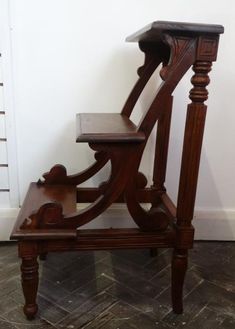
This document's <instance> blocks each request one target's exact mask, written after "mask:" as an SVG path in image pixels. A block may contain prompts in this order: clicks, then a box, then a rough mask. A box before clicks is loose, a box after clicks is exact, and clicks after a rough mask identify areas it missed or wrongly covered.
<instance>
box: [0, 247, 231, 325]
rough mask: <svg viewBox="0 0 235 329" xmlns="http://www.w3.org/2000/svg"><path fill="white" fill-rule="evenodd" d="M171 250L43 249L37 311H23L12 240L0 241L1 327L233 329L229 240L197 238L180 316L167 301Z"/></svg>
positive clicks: (191, 254) (15, 254)
mask: <svg viewBox="0 0 235 329" xmlns="http://www.w3.org/2000/svg"><path fill="white" fill-rule="evenodd" d="M170 259H171V251H170V250H166V249H159V254H158V256H157V257H155V258H151V257H150V254H149V250H133V251H131V250H121V251H111V252H106V251H97V252H79V253H63V254H49V255H48V258H47V260H46V261H44V262H42V261H40V286H39V292H38V304H39V308H40V311H39V314H38V317H37V318H36V319H35V320H34V321H31V322H29V321H27V320H26V319H25V317H24V315H23V313H22V304H23V297H22V292H21V285H20V273H19V265H20V262H19V259H18V257H17V246H16V244H15V243H11V244H10V243H8V244H0V266H1V267H0V328H1V329H16V328H18V329H32V328H35V329H46V328H48V329H53V328H54V329H55V328H58V329H62V328H66V329H77V328H86V329H99V328H102V329H153V328H154V329H157V328H158V329H167V328H168V329H170V328H187V329H204V328H205V329H217V328H218V329H234V328H235V243H234V242H231V243H229V242H226V243H222V242H196V243H195V247H194V250H192V251H191V252H190V262H189V270H188V273H187V277H186V283H185V291H184V295H185V297H184V314H183V315H175V314H173V313H172V312H171V305H170Z"/></svg>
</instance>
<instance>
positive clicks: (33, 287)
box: [21, 256, 38, 320]
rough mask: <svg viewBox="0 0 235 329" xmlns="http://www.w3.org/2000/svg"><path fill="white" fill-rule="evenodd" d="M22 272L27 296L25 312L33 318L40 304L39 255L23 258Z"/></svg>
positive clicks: (23, 285)
mask: <svg viewBox="0 0 235 329" xmlns="http://www.w3.org/2000/svg"><path fill="white" fill-rule="evenodd" d="M21 274H22V288H23V293H24V297H25V305H24V314H25V315H26V317H27V318H28V319H29V320H32V319H33V318H34V317H35V315H36V313H37V311H38V305H37V304H36V298H37V290H38V262H37V257H35V256H32V257H31V256H27V257H23V258H22V265H21Z"/></svg>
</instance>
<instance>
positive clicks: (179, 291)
mask: <svg viewBox="0 0 235 329" xmlns="http://www.w3.org/2000/svg"><path fill="white" fill-rule="evenodd" d="M187 264H188V251H187V250H180V249H174V251H173V257H172V274H171V297H172V308H173V311H174V312H175V313H176V314H181V313H183V286H184V278H185V273H186V270H187Z"/></svg>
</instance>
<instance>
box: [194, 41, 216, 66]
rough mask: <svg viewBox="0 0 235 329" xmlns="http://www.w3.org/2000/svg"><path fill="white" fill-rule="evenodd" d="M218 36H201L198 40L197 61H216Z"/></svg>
mask: <svg viewBox="0 0 235 329" xmlns="http://www.w3.org/2000/svg"><path fill="white" fill-rule="evenodd" d="M218 41H219V36H217V37H208V36H205V37H204V36H202V37H199V39H198V49H197V60H200V61H203V60H208V61H216V57H217V50H218Z"/></svg>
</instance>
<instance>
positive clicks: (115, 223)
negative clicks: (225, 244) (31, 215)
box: [0, 204, 235, 241]
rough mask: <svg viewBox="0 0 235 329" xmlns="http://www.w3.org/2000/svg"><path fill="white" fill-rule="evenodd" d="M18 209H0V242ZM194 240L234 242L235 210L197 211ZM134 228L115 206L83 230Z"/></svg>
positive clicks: (9, 230) (126, 215)
mask: <svg viewBox="0 0 235 329" xmlns="http://www.w3.org/2000/svg"><path fill="white" fill-rule="evenodd" d="M18 212H19V209H17V208H10V209H0V241H8V240H9V236H10V234H11V231H12V228H13V226H14V224H15V219H16V217H17V214H18ZM193 225H194V227H195V239H196V240H221V241H231V240H235V210H234V209H227V210H220V209H197V210H196V211H195V218H194V220H193ZM108 227H113V228H118V227H125V228H127V227H136V225H135V223H134V222H133V220H132V219H131V217H130V215H129V214H128V212H127V210H126V208H125V206H123V205H120V204H115V205H113V206H111V207H110V208H109V209H108V210H107V211H106V212H105V213H103V214H102V215H101V216H99V217H98V218H96V219H95V220H93V221H92V222H90V223H89V224H86V225H84V228H108Z"/></svg>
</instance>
